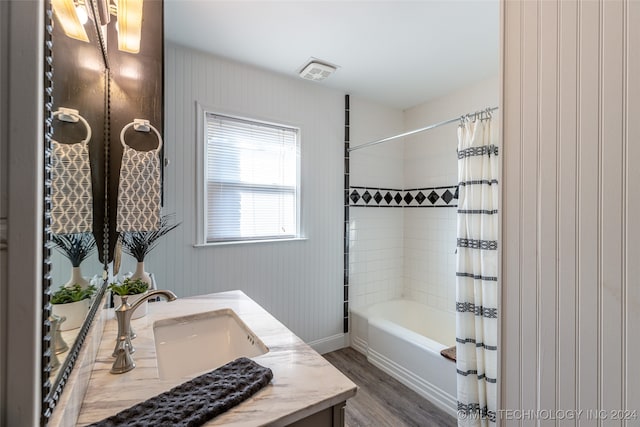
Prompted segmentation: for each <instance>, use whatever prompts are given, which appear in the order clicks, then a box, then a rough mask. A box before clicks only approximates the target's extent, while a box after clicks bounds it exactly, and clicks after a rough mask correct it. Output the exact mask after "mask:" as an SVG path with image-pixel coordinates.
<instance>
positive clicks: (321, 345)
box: [307, 333, 349, 354]
mask: <svg viewBox="0 0 640 427" xmlns="http://www.w3.org/2000/svg"><path fill="white" fill-rule="evenodd" d="M307 344H309V345H310V346H311V347H312V348H313V349H314V350H315V351H317V352H318V353H320V354H325V353H330V352H332V351H336V350H340V349H341V348H345V347H349V334H348V333H346V334H336V335H332V336H330V337H326V338H320V339H319V340H314V341H311V342H308V343H307Z"/></svg>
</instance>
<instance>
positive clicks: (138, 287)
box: [109, 278, 149, 319]
mask: <svg viewBox="0 0 640 427" xmlns="http://www.w3.org/2000/svg"><path fill="white" fill-rule="evenodd" d="M109 289H110V290H111V292H113V300H114V304H115V307H116V308H118V307H119V306H120V305H121V304H122V298H121V297H123V296H125V295H127V297H128V298H127V302H128V303H129V305H134V304H135V303H136V302H137V301H138V300H139V299H140V298H143V297H144V296H146V295H147V293H148V292H149V284H148V283H146V282H143V281H142V279H131V278H127V279H124V280H123V281H122V283H111V284H110V285H109ZM147 307H148V305H147V303H146V302H145V303H143V304H142V306H141V307H138V309H137V310H136V311H134V312H133V315H132V316H131V318H132V319H139V318H141V317H143V316H145V315H146V314H147Z"/></svg>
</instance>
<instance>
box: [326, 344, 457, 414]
mask: <svg viewBox="0 0 640 427" xmlns="http://www.w3.org/2000/svg"><path fill="white" fill-rule="evenodd" d="M324 357H325V358H326V359H327V360H328V361H329V362H331V364H332V365H334V366H335V367H336V368H338V369H339V370H340V371H341V372H342V373H344V374H345V375H346V376H347V377H349V379H350V380H351V381H353V382H354V383H356V385H357V386H358V393H357V394H356V395H355V397H352V398H351V399H349V400H348V401H347V411H346V415H345V422H346V425H347V427H369V426H371V427H403V426H412V427H414V426H415V427H431V426H438V427H439V426H451V427H455V426H456V425H457V422H456V419H455V418H453V417H451V416H450V415H448V414H446V413H445V412H443V411H442V410H441V409H439V408H437V407H436V406H434V405H433V404H432V403H431V402H429V401H428V400H426V399H424V398H423V397H421V396H420V395H418V394H417V393H415V392H414V391H412V390H411V389H409V388H407V387H406V386H405V385H404V384H402V383H400V382H399V381H397V380H396V379H394V378H392V377H391V376H389V375H387V374H386V373H385V372H383V371H381V370H380V369H378V368H376V367H375V366H373V365H372V364H371V363H369V362H368V361H367V359H366V357H365V356H363V355H362V354H360V353H358V352H357V351H356V350H354V349H352V348H344V349H342V350H338V351H334V352H332V353H327V354H325V355H324Z"/></svg>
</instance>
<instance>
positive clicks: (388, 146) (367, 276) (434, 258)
mask: <svg viewBox="0 0 640 427" xmlns="http://www.w3.org/2000/svg"><path fill="white" fill-rule="evenodd" d="M498 89H499V86H498V78H497V76H496V77H495V78H492V79H488V80H484V81H481V82H478V83H475V84H473V85H471V86H469V87H465V88H461V89H460V90H458V91H455V92H453V93H451V94H449V95H446V96H444V97H442V98H439V99H436V100H433V101H430V102H428V103H425V104H422V105H419V106H416V107H413V108H411V109H409V110H406V111H404V112H398V111H394V110H384V109H382V108H378V109H375V108H374V107H372V106H371V105H368V106H366V107H364V106H360V105H358V104H357V103H356V104H355V105H353V106H352V115H355V117H356V118H357V114H358V111H359V109H360V108H362V109H363V111H362V112H360V114H362V115H363V117H367V118H369V117H375V118H376V121H375V122H373V123H369V122H364V120H363V121H359V120H354V121H352V134H354V135H356V136H357V138H355V139H352V140H353V141H355V142H354V143H353V144H352V146H355V145H357V144H358V143H364V142H367V141H369V140H375V139H379V138H381V137H384V136H389V135H393V134H395V133H400V132H402V131H408V130H413V129H417V128H421V127H424V126H426V125H429V124H432V123H437V122H439V121H443V120H446V119H450V118H452V117H457V116H460V115H463V114H465V113H467V112H473V111H476V110H480V109H483V108H485V107H488V106H495V105H497V104H498V96H499V90H498ZM398 114H401V115H402V118H403V122H404V126H403V128H402V129H399V130H398V128H397V117H398ZM383 117H387V119H386V121H384V120H383ZM385 125H386V127H385ZM361 126H365V129H366V130H363V129H361ZM358 132H361V133H366V136H367V137H368V138H364V137H363V136H365V135H362V134H361V133H360V134H359V133H358ZM456 148H457V127H456V124H451V125H447V126H443V127H440V128H436V129H433V130H429V131H427V132H423V133H420V134H417V135H414V136H412V137H408V138H405V140H404V141H402V140H396V141H392V142H388V143H385V144H381V145H379V146H376V147H373V148H365V149H363V150H359V151H355V152H353V153H352V157H351V185H352V186H367V187H385V188H395V189H410V188H424V187H439V186H447V185H456V184H457V182H458V177H457V173H458V172H457V171H458V164H457V156H456ZM452 203H455V200H454V201H453V202H452ZM350 216H351V236H350V264H349V267H350V285H351V289H350V300H351V301H350V304H351V306H352V307H359V306H362V305H368V304H373V303H376V302H380V301H384V300H386V299H389V298H397V297H400V296H403V297H406V298H409V299H413V300H417V301H419V302H422V303H424V304H427V305H430V306H433V307H437V308H440V309H443V310H448V311H455V282H456V276H455V273H456V258H455V250H456V223H457V212H456V208H455V207H442V208H405V209H401V208H373V207H356V208H351V209H350Z"/></svg>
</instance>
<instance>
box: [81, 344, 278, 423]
mask: <svg viewBox="0 0 640 427" xmlns="http://www.w3.org/2000/svg"><path fill="white" fill-rule="evenodd" d="M272 378H273V372H271V369H269V368H265V367H264V366H261V365H259V364H257V363H256V362H254V361H253V360H251V359H247V358H246V357H241V358H239V359H236V360H234V361H233V362H229V363H227V364H226V365H224V366H221V367H220V368H218V369H215V370H213V371H211V372H209V373H207V374H204V375H201V376H199V377H197V378H194V379H192V380H190V381H187V382H185V383H183V384H181V385H179V386H177V387H174V388H172V389H171V390H169V391H167V392H164V393H162V394H159V395H157V396H155V397H152V398H151V399H148V400H146V401H144V402H142V403H138V404H137V405H134V406H132V407H130V408H129V409H125V410H124V411H122V412H119V413H117V414H116V415H113V416H111V417H109V418H105V419H104V420H102V421H100V422H97V423H95V424H91V426H90V427H116V426H137V427H146V426H148V427H163V426H166V427H174V426H176V427H196V426H201V425H203V424H204V423H206V422H207V421H209V420H211V419H212V418H214V417H216V416H217V415H220V414H221V413H223V412H225V411H227V410H229V409H231V408H233V407H234V406H236V405H238V404H240V403H241V402H243V401H244V400H246V399H248V398H249V397H251V396H252V395H253V394H255V393H257V392H258V391H259V390H260V389H262V388H263V387H264V386H266V385H267V384H269V382H270V381H271V379H272Z"/></svg>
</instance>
